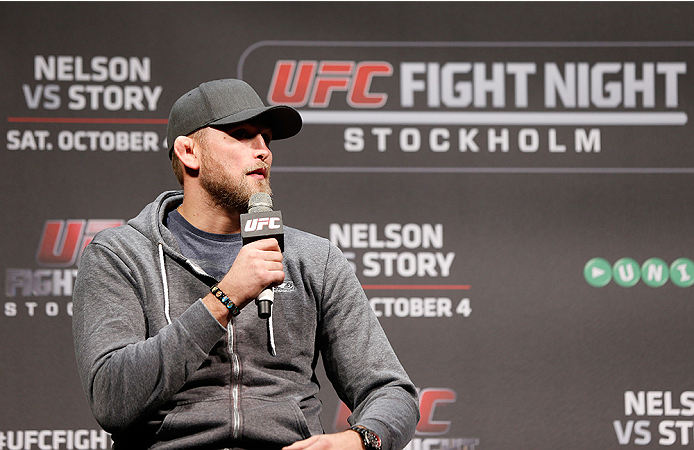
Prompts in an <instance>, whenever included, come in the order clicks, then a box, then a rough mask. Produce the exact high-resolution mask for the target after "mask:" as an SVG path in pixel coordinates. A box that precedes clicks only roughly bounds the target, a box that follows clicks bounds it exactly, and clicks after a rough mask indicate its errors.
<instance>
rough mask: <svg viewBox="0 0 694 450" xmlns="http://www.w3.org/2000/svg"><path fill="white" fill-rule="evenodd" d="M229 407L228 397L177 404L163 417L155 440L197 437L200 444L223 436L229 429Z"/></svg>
mask: <svg viewBox="0 0 694 450" xmlns="http://www.w3.org/2000/svg"><path fill="white" fill-rule="evenodd" d="M229 405H230V400H229V398H228V397H216V398H211V399H208V400H205V401H199V402H186V403H179V404H178V405H176V406H175V407H174V408H173V409H172V410H171V411H170V412H169V413H168V414H166V417H164V421H163V422H162V424H161V427H160V428H159V431H158V432H157V438H158V440H160V441H169V440H176V439H186V437H190V436H197V439H201V441H200V442H205V441H207V440H209V439H212V438H213V437H214V436H219V435H224V434H226V433H228V430H229V429H230V428H231V423H230V422H231V420H230V412H229V409H230V408H229ZM181 442H182V441H181Z"/></svg>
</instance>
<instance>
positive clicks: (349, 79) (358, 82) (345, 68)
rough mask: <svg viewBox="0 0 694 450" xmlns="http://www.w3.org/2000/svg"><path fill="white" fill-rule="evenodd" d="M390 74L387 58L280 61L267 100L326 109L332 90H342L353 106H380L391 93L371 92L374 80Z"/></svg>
mask: <svg viewBox="0 0 694 450" xmlns="http://www.w3.org/2000/svg"><path fill="white" fill-rule="evenodd" d="M391 75H393V66H392V65H391V64H390V63H387V62H385V61H362V62H359V63H357V62H355V61H320V62H319V61H299V62H298V63H297V61H277V64H276V65H275V73H274V74H273V75H272V82H271V84H270V92H269V93H268V102H269V103H270V104H284V105H291V106H296V107H299V106H305V105H306V104H308V105H309V106H310V107H312V108H327V107H328V104H329V103H330V98H331V95H332V93H333V92H336V91H343V92H346V93H347V103H348V104H349V105H350V106H352V107H354V108H380V107H381V106H383V105H385V103H386V100H387V99H388V94H384V93H373V92H371V91H370V89H371V82H372V81H373V78H374V77H376V76H379V77H384V76H391ZM292 79H293V82H292V81H291V80H292Z"/></svg>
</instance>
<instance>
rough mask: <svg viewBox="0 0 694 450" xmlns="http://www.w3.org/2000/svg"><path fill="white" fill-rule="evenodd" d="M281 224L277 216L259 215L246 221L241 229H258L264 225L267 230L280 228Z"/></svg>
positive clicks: (248, 230)
mask: <svg viewBox="0 0 694 450" xmlns="http://www.w3.org/2000/svg"><path fill="white" fill-rule="evenodd" d="M281 225H282V224H281V222H280V218H279V217H260V218H255V219H251V220H249V221H247V222H246V227H245V228H244V230H243V231H247V232H251V231H260V230H262V229H263V228H265V227H267V228H268V229H269V230H276V229H278V228H280V226H281Z"/></svg>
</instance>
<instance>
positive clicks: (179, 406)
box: [73, 80, 419, 450]
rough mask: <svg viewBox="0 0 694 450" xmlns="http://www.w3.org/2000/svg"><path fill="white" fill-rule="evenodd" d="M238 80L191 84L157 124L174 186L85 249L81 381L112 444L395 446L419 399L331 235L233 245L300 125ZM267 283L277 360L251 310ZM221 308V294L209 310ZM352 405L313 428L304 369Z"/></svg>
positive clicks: (78, 336) (78, 320)
mask: <svg viewBox="0 0 694 450" xmlns="http://www.w3.org/2000/svg"><path fill="white" fill-rule="evenodd" d="M300 128H301V117H300V115H299V113H298V112H297V111H296V110H294V109H293V108H290V107H288V106H273V107H266V106H264V105H263V102H262V101H261V100H260V98H259V97H258V95H257V94H256V93H255V92H254V91H253V89H252V88H251V87H250V86H248V85H247V84H246V83H244V82H242V81H240V80H217V81H211V82H208V83H203V84H201V85H200V86H199V87H197V88H195V89H193V90H191V91H190V92H188V93H187V94H185V95H183V96H182V97H181V98H180V99H179V100H178V101H177V102H176V103H175V104H174V106H173V108H172V111H171V114H170V117H169V125H168V130H167V142H168V145H169V146H170V150H169V152H170V156H171V158H172V165H173V167H174V172H175V173H176V175H177V177H178V179H179V181H180V183H181V184H182V186H183V193H181V192H164V193H163V194H161V195H160V196H159V197H158V198H157V199H156V200H155V201H154V202H153V203H151V204H149V205H148V206H147V207H145V209H144V210H143V211H142V212H141V213H140V214H139V215H138V216H137V217H136V218H134V219H132V220H130V221H129V222H128V223H127V224H126V225H124V226H122V227H118V228H113V229H109V230H105V231H103V232H102V233H100V234H98V235H97V236H96V237H95V238H94V240H93V241H92V243H91V244H90V245H89V246H88V247H87V248H86V249H85V251H84V253H83V256H82V259H81V262H80V268H79V274H78V276H77V281H76V283H75V290H74V319H73V332H74V337H75V349H76V355H77V362H78V366H79V371H80V376H81V379H82V383H83V386H84V389H85V392H86V395H87V398H88V401H89V404H90V406H91V408H92V411H93V413H94V415H95V417H96V419H97V420H98V422H99V423H100V424H101V426H102V427H103V428H104V429H105V430H106V431H109V432H110V433H112V437H113V440H114V445H115V448H117V449H120V450H125V449H144V448H156V449H181V448H195V449H203V448H204V449H208V448H209V449H221V448H243V449H251V448H253V449H255V448H257V449H266V448H269V449H271V448H282V447H285V448H287V449H288V450H298V449H319V448H325V449H328V448H336V449H361V448H365V449H367V450H368V449H372V448H384V449H398V448H402V447H403V446H405V445H406V444H407V442H408V441H409V440H410V439H411V438H412V436H413V434H414V429H415V427H416V424H417V421H418V419H419V412H418V408H417V393H416V391H415V388H414V386H413V384H412V383H411V381H410V380H409V378H408V377H407V375H406V373H405V371H404V370H403V368H402V367H401V365H400V363H399V362H398V360H397V358H396V356H395V354H394V352H393V351H392V349H391V347H390V344H389V343H388V341H387V338H386V337H385V334H384V333H383V330H382V329H381V327H380V325H379V323H378V321H377V319H376V318H375V316H374V314H373V312H372V311H371V308H370V306H369V303H368V300H367V298H366V296H365V295H364V292H363V290H362V289H361V286H360V284H359V282H358V280H357V278H356V276H355V274H354V272H353V270H352V269H351V267H350V266H349V264H348V263H347V261H346V260H345V258H344V257H343V256H342V254H341V252H340V251H339V250H338V249H337V248H336V247H334V246H333V245H331V244H330V242H329V241H327V240H325V239H322V238H318V237H316V236H313V235H310V234H308V233H304V232H301V231H298V230H295V229H293V228H289V227H285V229H284V231H285V232H284V253H282V251H281V249H280V246H279V244H278V241H277V240H276V239H261V240H258V241H255V242H252V243H250V244H247V245H243V246H242V243H241V238H240V234H239V232H240V214H242V213H245V212H246V211H247V208H248V202H249V198H250V196H251V195H252V194H253V193H256V192H265V193H270V185H269V177H270V167H271V164H272V153H271V152H270V149H269V147H268V146H269V143H270V141H271V140H272V139H283V138H288V137H291V136H293V135H295V134H296V133H298V132H299V130H300ZM268 286H275V299H274V300H275V301H274V304H273V309H272V316H273V324H274V326H273V328H272V330H273V336H272V337H274V345H275V348H276V354H275V355H273V354H271V353H270V352H269V351H268V330H267V329H266V326H265V325H266V322H265V321H264V320H262V319H260V318H259V317H258V314H257V309H256V308H255V306H254V304H253V303H252V301H253V300H254V299H255V298H256V297H257V296H258V295H259V294H260V292H261V291H262V290H263V289H264V288H266V287H268ZM220 300H221V301H220ZM319 354H320V355H321V356H322V359H323V364H324V366H325V370H326V373H327V375H328V378H329V379H330V380H331V382H332V384H333V385H334V387H335V390H336V392H337V393H338V395H339V397H340V398H341V399H342V400H343V401H344V402H345V403H346V405H347V406H348V407H349V408H350V409H351V410H352V415H351V416H350V419H349V421H350V424H351V425H353V426H352V428H351V429H349V430H346V431H343V432H340V433H333V434H323V428H322V426H321V423H320V419H319V413H320V410H321V404H320V401H319V400H318V399H317V398H316V394H317V392H318V390H319V386H318V381H317V379H316V376H315V372H314V370H315V367H316V363H317V361H318V357H319Z"/></svg>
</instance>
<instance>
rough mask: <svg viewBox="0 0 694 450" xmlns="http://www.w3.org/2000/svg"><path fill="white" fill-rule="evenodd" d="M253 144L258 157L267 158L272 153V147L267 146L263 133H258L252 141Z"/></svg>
mask: <svg viewBox="0 0 694 450" xmlns="http://www.w3.org/2000/svg"><path fill="white" fill-rule="evenodd" d="M251 145H252V147H253V151H254V152H255V157H256V158H258V159H266V158H267V157H268V156H269V155H270V148H269V147H268V146H267V142H265V138H263V135H262V134H260V133H258V134H256V135H255V137H254V138H253V140H252V141H251Z"/></svg>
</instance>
